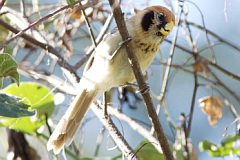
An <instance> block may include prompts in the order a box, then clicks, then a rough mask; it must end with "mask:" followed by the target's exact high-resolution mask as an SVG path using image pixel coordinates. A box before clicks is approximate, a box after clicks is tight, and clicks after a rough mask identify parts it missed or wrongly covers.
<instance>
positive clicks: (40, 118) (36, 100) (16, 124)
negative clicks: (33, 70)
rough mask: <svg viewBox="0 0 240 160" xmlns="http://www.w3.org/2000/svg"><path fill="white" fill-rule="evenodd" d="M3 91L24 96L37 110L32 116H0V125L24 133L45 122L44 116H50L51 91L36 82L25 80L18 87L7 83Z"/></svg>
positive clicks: (52, 100)
mask: <svg viewBox="0 0 240 160" xmlns="http://www.w3.org/2000/svg"><path fill="white" fill-rule="evenodd" d="M3 92H6V93H9V94H13V95H15V96H18V97H20V98H24V99H25V100H28V101H29V104H31V109H36V110H37V115H36V116H34V117H24V118H18V119H16V118H1V119H0V126H2V127H9V128H11V129H16V130H21V131H22V132H26V133H29V134H31V133H33V132H35V131H36V130H37V129H39V127H41V126H42V125H43V124H45V122H46V116H45V115H47V116H48V117H50V116H51V114H52V113H53V110H54V107H55V105H54V96H53V94H52V93H51V91H50V90H49V89H48V88H47V87H45V86H43V85H41V84H38V83H32V82H26V83H21V85H20V86H19V87H18V86H17V85H16V84H12V85H9V86H8V87H7V88H5V89H4V90H3Z"/></svg>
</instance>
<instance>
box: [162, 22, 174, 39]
mask: <svg viewBox="0 0 240 160" xmlns="http://www.w3.org/2000/svg"><path fill="white" fill-rule="evenodd" d="M173 26H174V23H173V21H171V22H169V23H167V24H166V25H165V27H164V28H163V27H162V28H161V29H160V31H159V32H160V33H162V34H163V35H164V36H167V35H169V34H170V32H171V31H172V29H173Z"/></svg>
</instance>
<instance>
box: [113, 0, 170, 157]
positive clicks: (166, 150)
mask: <svg viewBox="0 0 240 160" xmlns="http://www.w3.org/2000/svg"><path fill="white" fill-rule="evenodd" d="M115 2H117V1H115V0H109V3H110V5H111V7H112V10H113V15H114V17H115V20H116V23H117V27H118V29H119V32H120V35H121V37H122V40H123V41H126V40H128V39H129V37H130V36H129V33H128V31H127V27H126V24H125V21H124V18H123V13H122V11H121V8H120V6H119V4H116V3H115ZM126 51H127V55H128V59H129V61H130V62H131V66H132V69H133V72H134V75H135V77H136V80H137V83H138V86H139V90H144V89H146V86H147V84H146V82H145V81H144V78H143V76H142V72H141V68H140V66H139V63H138V61H137V58H136V56H135V54H134V50H133V47H132V46H131V42H130V43H129V44H127V45H126ZM141 94H142V97H143V99H144V102H145V105H146V109H147V111H148V115H149V117H150V119H151V122H152V125H153V127H154V129H155V131H156V134H157V138H158V141H159V142H160V145H161V147H162V150H163V154H164V156H165V158H166V159H167V160H173V155H172V152H171V150H170V147H169V144H168V141H167V138H166V136H165V134H164V131H163V128H162V125H161V124H160V122H159V119H158V115H157V113H156V110H155V108H154V106H153V103H152V99H151V97H150V94H149V92H145V93H141Z"/></svg>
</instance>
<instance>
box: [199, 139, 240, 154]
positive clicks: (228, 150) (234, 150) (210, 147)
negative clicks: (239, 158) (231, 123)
mask: <svg viewBox="0 0 240 160" xmlns="http://www.w3.org/2000/svg"><path fill="white" fill-rule="evenodd" d="M238 141H239V136H238V135H232V136H230V137H228V138H226V139H225V140H224V141H223V142H222V143H221V144H219V145H216V144H213V143H211V142H209V141H207V140H203V141H201V142H200V143H199V149H200V150H201V151H207V152H208V154H209V155H210V156H213V157H223V156H230V155H239V154H240V147H239V145H237V144H238V143H239V142H238Z"/></svg>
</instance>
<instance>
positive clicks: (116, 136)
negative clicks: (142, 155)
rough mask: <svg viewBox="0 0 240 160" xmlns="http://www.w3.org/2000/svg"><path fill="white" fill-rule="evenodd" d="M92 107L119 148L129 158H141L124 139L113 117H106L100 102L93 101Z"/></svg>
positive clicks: (136, 159)
mask: <svg viewBox="0 0 240 160" xmlns="http://www.w3.org/2000/svg"><path fill="white" fill-rule="evenodd" d="M91 109H92V111H93V112H94V113H95V115H96V116H97V117H98V118H99V120H100V121H101V122H102V124H103V125H104V126H105V128H106V129H107V130H108V133H109V134H110V135H111V137H112V139H113V140H114V141H115V143H116V144H117V146H118V147H119V149H120V150H121V151H122V152H123V154H124V155H125V156H126V157H127V158H128V159H129V160H138V159H139V158H138V157H137V156H136V155H135V154H134V152H133V149H132V148H131V147H130V145H129V144H128V143H127V141H126V140H125V139H124V137H123V136H122V134H121V133H120V131H119V130H118V129H117V127H116V126H115V124H114V123H113V122H112V120H111V118H110V117H109V116H107V117H106V116H105V115H104V113H103V109H102V107H100V105H99V104H94V103H93V104H92V105H91Z"/></svg>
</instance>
